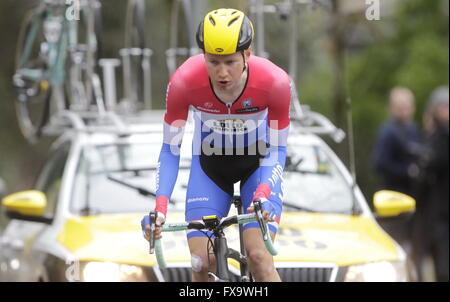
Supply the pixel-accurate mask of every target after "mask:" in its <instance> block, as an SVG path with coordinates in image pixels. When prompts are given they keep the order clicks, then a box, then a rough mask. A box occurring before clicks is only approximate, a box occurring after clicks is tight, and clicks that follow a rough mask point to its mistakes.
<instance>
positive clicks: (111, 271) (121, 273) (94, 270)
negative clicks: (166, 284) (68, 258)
mask: <svg viewBox="0 0 450 302" xmlns="http://www.w3.org/2000/svg"><path fill="white" fill-rule="evenodd" d="M82 278H83V279H82V280H83V281H85V282H122V281H125V282H132V281H140V282H143V281H148V280H147V277H146V275H145V273H144V271H143V269H142V268H141V267H139V266H135V265H127V264H118V263H112V262H86V263H84V264H83V265H82Z"/></svg>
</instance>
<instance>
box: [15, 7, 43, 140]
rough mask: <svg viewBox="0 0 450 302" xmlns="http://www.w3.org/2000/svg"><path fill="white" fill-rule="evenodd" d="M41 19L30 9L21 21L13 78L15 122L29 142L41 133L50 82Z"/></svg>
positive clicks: (37, 138)
mask: <svg viewBox="0 0 450 302" xmlns="http://www.w3.org/2000/svg"><path fill="white" fill-rule="evenodd" d="M42 20H43V19H42V18H41V16H39V15H38V14H36V12H35V11H32V12H30V13H29V14H28V15H27V16H26V18H25V20H24V22H23V23H22V27H21V30H20V34H19V39H18V44H17V50H16V70H15V74H14V77H13V85H14V87H15V89H16V95H17V96H16V99H15V108H16V114H17V121H18V125H19V128H20V131H21V132H22V134H23V136H24V137H25V139H26V140H27V141H28V142H29V143H32V144H34V143H36V142H37V141H38V140H39V138H40V136H41V135H42V129H43V127H44V126H45V125H46V124H47V123H48V119H49V112H50V99H51V85H50V83H49V81H48V79H47V74H48V64H47V58H46V50H47V49H46V45H47V44H46V41H45V37H44V32H43V21H42Z"/></svg>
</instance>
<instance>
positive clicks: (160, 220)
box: [141, 213, 166, 241]
mask: <svg viewBox="0 0 450 302" xmlns="http://www.w3.org/2000/svg"><path fill="white" fill-rule="evenodd" d="M165 221H166V218H165V217H164V214H162V213H158V216H157V217H156V229H155V239H161V238H162V235H161V233H162V225H163V224H164V222H165ZM141 227H142V233H143V235H144V238H145V239H146V240H147V241H150V217H149V216H148V215H145V216H144V218H143V219H142V220H141Z"/></svg>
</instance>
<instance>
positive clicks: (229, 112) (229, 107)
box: [227, 103, 233, 115]
mask: <svg viewBox="0 0 450 302" xmlns="http://www.w3.org/2000/svg"><path fill="white" fill-rule="evenodd" d="M231 106H233V104H229V103H228V104H227V108H228V115H231Z"/></svg>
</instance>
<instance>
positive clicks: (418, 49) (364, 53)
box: [0, 0, 449, 230]
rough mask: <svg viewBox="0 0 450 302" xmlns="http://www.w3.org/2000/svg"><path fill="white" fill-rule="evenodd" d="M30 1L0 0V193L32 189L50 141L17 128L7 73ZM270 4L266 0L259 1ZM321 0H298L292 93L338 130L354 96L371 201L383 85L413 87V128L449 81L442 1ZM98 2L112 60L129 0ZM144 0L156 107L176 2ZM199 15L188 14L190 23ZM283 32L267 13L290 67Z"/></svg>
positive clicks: (269, 30) (272, 50)
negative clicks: (304, 0) (34, 139)
mask: <svg viewBox="0 0 450 302" xmlns="http://www.w3.org/2000/svg"><path fill="white" fill-rule="evenodd" d="M198 1H201V2H202V4H203V5H204V7H205V8H206V10H211V9H214V8H220V7H234V8H237V9H241V10H245V9H246V2H247V1H232V0H227V1H220V0H208V1H207V0H198ZM34 2H35V1H32V0H2V1H0V16H1V18H0V27H1V28H2V30H1V33H0V41H1V47H0V191H3V194H6V193H12V192H15V191H18V190H24V189H29V188H31V187H32V185H33V181H34V178H35V176H36V174H37V171H38V170H39V167H40V166H41V164H42V163H43V161H44V160H45V158H46V156H47V154H48V148H49V146H50V144H51V142H52V141H53V140H54V139H55V138H51V137H46V138H44V139H42V140H41V141H40V142H39V143H37V144H35V145H30V144H28V143H27V142H26V140H25V139H24V138H23V136H22V135H21V133H20V131H19V128H18V124H17V121H16V114H15V109H14V98H15V92H14V90H13V87H12V81H11V80H12V75H13V73H14V61H15V53H16V44H17V37H18V33H19V29H20V24H21V21H22V19H23V18H24V16H25V13H26V11H27V10H29V9H30V8H31V7H32V6H33V4H34ZM275 2H276V1H269V0H266V1H265V2H264V3H265V4H270V3H275ZM319 3H323V5H312V6H311V5H304V7H302V6H300V10H299V15H298V16H299V17H298V20H297V21H298V23H297V24H298V26H297V30H298V36H297V39H298V61H297V64H296V69H297V72H298V77H297V78H296V85H297V89H298V95H299V99H300V102H301V103H302V104H304V105H309V106H310V107H311V109H312V110H314V111H317V112H320V113H322V114H324V115H325V116H327V117H328V118H330V119H331V120H332V121H333V122H334V123H335V124H336V126H337V127H339V128H342V129H343V130H344V131H345V132H347V131H348V126H347V109H349V108H348V104H347V102H346V101H347V99H349V98H350V99H351V100H352V118H353V127H354V146H355V156H356V160H355V162H356V176H357V182H358V184H359V186H360V187H361V189H362V191H363V193H364V195H365V196H366V198H367V200H368V201H369V203H370V202H371V200H372V196H373V193H374V192H375V191H376V190H377V189H379V181H378V179H377V175H376V174H375V172H374V169H373V168H372V167H373V165H372V158H373V153H374V147H375V141H376V136H377V132H378V130H379V128H380V126H381V125H382V123H383V122H384V121H385V120H386V119H387V117H388V96H389V92H390V90H391V89H392V88H393V87H396V86H403V87H407V88H409V89H410V90H411V91H412V93H413V95H414V97H415V104H416V110H415V113H414V116H413V117H414V120H415V122H416V123H417V125H418V127H419V128H423V126H424V124H423V114H424V111H425V108H426V106H427V105H426V104H427V102H428V99H429V96H430V94H431V92H432V91H433V90H434V89H435V88H436V87H438V86H442V85H445V86H448V82H449V70H448V69H449V55H448V51H449V49H448V46H449V44H448V42H449V40H448V38H449V24H448V23H449V22H448V20H449V14H448V13H449V1H448V0H431V1H430V0H395V1H394V0H380V1H366V0H332V1H319ZM373 4H379V8H380V11H379V16H378V18H375V20H370V19H371V18H368V15H367V13H368V9H370V8H371V5H373ZM102 5H103V10H102V14H103V24H102V26H103V29H102V43H103V52H102V57H104V58H118V57H119V54H118V51H119V49H120V48H121V47H123V36H124V21H125V7H126V1H124V0H104V1H102ZM146 5H147V10H146V17H147V19H146V22H147V24H146V27H147V28H146V30H147V37H146V38H147V46H148V47H149V48H151V49H152V50H153V56H152V58H151V64H152V83H151V85H152V107H153V108H156V109H162V108H163V104H164V95H165V86H166V83H167V81H168V79H169V77H170V75H169V70H168V68H167V65H166V57H165V51H166V50H167V49H168V48H169V47H170V46H169V27H170V11H171V7H172V5H173V1H170V0H147V1H146ZM198 15H199V16H201V15H202V13H200V12H199V14H198ZM180 18H182V15H181V17H180ZM372 19H373V18H372ZM199 21H200V20H193V22H194V24H198V22H199ZM180 24H182V22H181V21H180ZM180 26H182V25H180ZM255 30H256V32H258V30H260V29H259V28H255ZM289 33H290V28H289V20H287V19H285V18H280V16H278V15H267V16H266V18H265V28H264V36H265V51H266V52H267V54H268V56H269V58H270V59H271V60H272V61H273V62H275V63H276V64H278V65H279V66H281V67H282V68H284V69H285V70H288V68H289V62H288V55H287V54H288V49H289V43H288V38H287V37H288V36H289ZM183 42H184V41H183V40H180V42H179V43H180V44H182V43H183ZM329 144H330V145H331V146H332V148H333V149H334V150H335V151H336V152H337V153H338V155H339V156H340V157H341V159H342V160H343V161H344V163H346V164H347V165H348V164H349V148H348V144H347V142H345V141H344V142H343V143H341V144H339V145H336V144H334V142H333V141H331V140H330V141H329ZM447 190H448V187H447ZM0 194H1V193H0ZM6 222H7V219H6V218H5V216H4V214H3V213H0V230H1V228H3V227H4V226H5V224H6Z"/></svg>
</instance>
